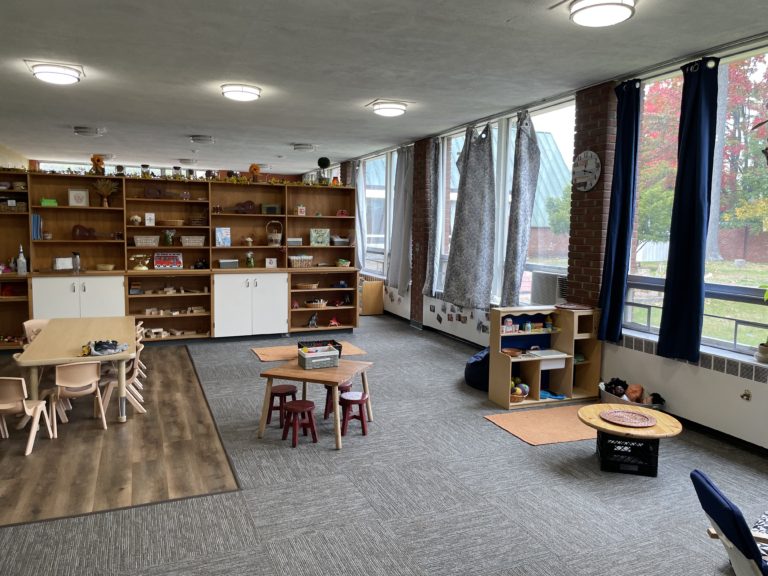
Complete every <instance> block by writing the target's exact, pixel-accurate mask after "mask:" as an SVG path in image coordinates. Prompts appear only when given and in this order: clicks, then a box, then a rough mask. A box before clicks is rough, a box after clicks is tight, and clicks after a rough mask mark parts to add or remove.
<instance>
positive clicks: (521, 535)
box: [0, 316, 768, 576]
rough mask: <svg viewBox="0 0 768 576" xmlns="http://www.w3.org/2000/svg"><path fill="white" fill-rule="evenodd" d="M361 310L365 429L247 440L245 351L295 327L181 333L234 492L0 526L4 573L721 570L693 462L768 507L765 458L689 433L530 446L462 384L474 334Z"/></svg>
mask: <svg viewBox="0 0 768 576" xmlns="http://www.w3.org/2000/svg"><path fill="white" fill-rule="evenodd" d="M361 320H362V322H361V327H360V328H359V329H357V330H355V332H354V333H353V334H343V335H342V336H343V338H342V339H345V340H349V341H351V342H353V343H354V344H356V345H357V346H360V347H361V348H363V349H365V350H367V351H368V356H367V357H365V359H366V360H370V361H373V362H375V366H374V367H373V368H372V369H371V371H370V372H369V379H370V383H371V393H372V398H373V408H374V417H375V421H374V422H373V423H371V424H370V429H369V435H368V436H367V437H364V436H362V435H361V434H360V425H359V422H354V421H353V423H352V425H351V429H350V433H349V434H348V435H347V436H346V437H345V439H344V449H343V450H342V451H341V452H339V451H336V450H334V441H333V426H332V420H331V419H329V420H327V421H322V414H320V420H319V422H320V424H319V430H318V432H319V443H318V444H312V443H311V442H309V441H307V440H306V439H304V438H302V439H301V440H300V443H299V446H298V447H297V448H296V449H291V447H290V445H289V443H288V441H286V442H283V441H281V440H280V433H279V430H278V427H277V425H276V423H274V422H273V424H272V425H271V426H270V427H269V428H268V429H267V432H266V434H265V438H264V439H262V440H257V439H256V432H257V428H258V418H259V414H260V407H261V401H262V398H263V391H264V381H263V380H261V379H260V378H259V371H260V369H261V368H262V367H263V366H265V364H261V363H260V362H259V361H258V359H257V358H256V357H255V356H254V355H253V354H252V353H251V352H250V348H251V347H253V346H267V345H271V344H275V345H284V344H287V343H290V342H293V341H295V340H296V338H291V339H286V338H276V339H269V340H266V339H248V340H244V339H237V340H226V341H210V342H201V343H194V344H191V345H190V346H189V348H190V351H191V353H192V357H193V359H194V361H195V364H196V366H197V369H198V373H199V375H200V380H201V382H202V384H203V387H204V389H205V392H206V394H207V396H208V400H209V402H210V405H211V409H212V411H213V414H214V417H215V419H216V422H217V424H218V426H219V429H220V432H221V435H222V438H223V440H224V444H225V446H226V448H227V451H228V453H229V455H230V457H231V459H232V462H233V465H234V467H235V470H236V472H237V475H238V477H239V480H240V483H241V486H242V488H243V489H242V490H241V491H239V492H234V493H228V494H221V495H214V496H204V497H199V498H192V499H187V500H181V501H176V502H166V503H161V504H156V505H151V506H144V507H138V508H132V509H127V510H119V511H114V512H107V513H100V514H93V515H89V516H84V517H79V518H69V519H63V520H56V521H50V522H41V523H36V524H27V525H21V526H14V527H8V528H3V529H0V550H2V551H3V553H2V554H0V574H2V575H4V576H16V575H18V576H21V575H33V574H34V575H40V574H57V575H58V574H61V575H73V576H74V575H81V574H89V576H100V575H108V574H109V575H114V574H117V575H121V576H128V575H138V574H142V575H147V576H150V575H151V576H161V575H168V576H170V575H179V576H181V575H185V576H196V575H203V574H212V575H225V574H226V575H257V576H258V575H273V574H274V575H283V574H285V575H288V574H293V575H301V576H310V575H318V576H319V575H327V574H355V575H361V574H363V575H381V576H400V575H402V576H414V575H420V576H425V575H433V574H434V575H437V574H439V575H457V576H459V575H461V576H466V575H480V574H482V575H485V576H502V575H504V576H522V575H537V576H549V575H561V574H563V575H564V574H568V575H574V576H601V575H609V574H610V575H614V576H615V575H619V576H641V575H642V576H651V575H656V574H658V575H665V576H668V575H675V576H682V575H689V574H690V575H691V576H693V575H695V576H701V575H702V574H730V573H731V571H730V568H729V566H728V564H727V560H726V556H725V552H724V550H723V548H722V546H721V545H720V544H719V543H718V542H715V541H710V540H708V539H707V538H706V536H705V529H706V525H707V524H706V519H705V517H704V515H703V513H702V512H701V509H700V507H699V504H698V501H697V499H696V496H695V493H694V491H693V487H692V486H691V483H690V480H689V478H688V474H689V473H690V471H691V469H693V468H699V469H701V470H704V471H705V472H707V473H708V474H709V475H710V476H711V477H712V478H713V479H714V480H715V482H716V483H718V484H719V485H720V486H721V488H722V489H723V490H724V491H725V492H726V493H727V494H729V495H730V496H731V498H732V499H733V500H734V501H735V502H737V503H738V504H739V505H740V506H741V507H742V510H743V511H744V513H745V516H746V517H747V518H748V519H751V518H753V517H754V518H756V517H758V516H759V515H760V514H761V513H762V512H763V511H764V510H765V509H766V508H768V459H766V458H765V457H764V456H762V455H755V454H753V453H750V451H748V450H746V449H744V448H742V447H738V446H734V445H732V444H729V443H725V442H723V441H721V440H718V439H714V438H712V437H710V436H709V435H706V434H702V433H699V432H694V431H690V430H686V431H684V432H683V434H681V435H680V436H678V437H676V438H673V439H669V440H665V441H662V446H661V456H660V459H659V470H660V472H659V476H658V477H657V478H647V477H642V476H634V475H625V474H612V473H604V472H600V471H599V466H598V462H597V460H596V456H595V444H594V441H581V442H571V443H565V444H554V445H548V446H539V447H533V446H529V445H527V444H525V443H523V442H522V441H520V440H518V439H517V438H516V437H515V436H512V435H511V434H508V433H507V432H504V431H503V430H501V429H500V428H498V427H496V426H495V425H493V424H492V423H490V422H488V421H487V420H485V419H484V418H483V416H484V415H486V414H493V413H498V412H499V410H498V409H496V408H494V407H493V405H491V404H490V403H489V402H488V400H487V398H486V396H485V394H484V393H481V392H478V391H475V390H472V389H470V388H468V387H467V386H466V385H464V384H463V370H464V363H465V362H466V359H467V358H468V357H469V356H470V355H471V354H473V353H474V352H475V349H474V348H472V347H471V346H468V345H466V344H463V343H460V342H456V341H454V340H451V339H449V338H446V337H443V336H441V335H439V334H436V333H434V332H426V331H425V332H420V331H418V330H415V329H413V328H411V327H409V326H408V325H407V324H406V323H405V322H403V321H400V320H397V319H393V318H389V317H384V316H381V317H364V318H362V319H361ZM359 358H360V359H363V357H359ZM150 383H151V377H150ZM359 386H360V383H359V381H358V382H356V384H355V387H356V389H359ZM324 397H325V393H324V389H323V388H322V386H317V385H310V398H311V399H313V400H315V402H316V404H318V405H319V406H322V403H323V401H324ZM30 481H34V479H31V480H30Z"/></svg>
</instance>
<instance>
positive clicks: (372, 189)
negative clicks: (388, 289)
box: [362, 151, 397, 276]
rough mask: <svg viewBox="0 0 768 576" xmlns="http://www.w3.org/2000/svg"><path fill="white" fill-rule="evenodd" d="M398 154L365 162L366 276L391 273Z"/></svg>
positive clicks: (389, 154)
mask: <svg viewBox="0 0 768 576" xmlns="http://www.w3.org/2000/svg"><path fill="white" fill-rule="evenodd" d="M396 164H397V151H392V152H388V153H385V154H380V155H378V156H373V157H371V158H368V159H366V160H363V161H362V170H363V181H364V182H365V231H366V233H365V264H364V266H363V269H364V271H365V272H368V273H372V274H377V275H380V276H383V275H385V274H386V273H387V262H388V260H389V245H390V241H389V240H390V233H391V231H392V222H391V220H392V196H393V187H394V182H395V178H394V176H395V167H396Z"/></svg>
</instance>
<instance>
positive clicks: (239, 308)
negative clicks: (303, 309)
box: [213, 274, 285, 338]
mask: <svg viewBox="0 0 768 576" xmlns="http://www.w3.org/2000/svg"><path fill="white" fill-rule="evenodd" d="M252 286H253V280H252V275H251V274H214V276H213V315H214V316H213V318H214V328H213V335H214V337H216V338H219V337H221V336H247V335H250V334H251V328H252V322H251V319H252V318H253V315H252V313H251V293H252ZM284 291H285V290H284Z"/></svg>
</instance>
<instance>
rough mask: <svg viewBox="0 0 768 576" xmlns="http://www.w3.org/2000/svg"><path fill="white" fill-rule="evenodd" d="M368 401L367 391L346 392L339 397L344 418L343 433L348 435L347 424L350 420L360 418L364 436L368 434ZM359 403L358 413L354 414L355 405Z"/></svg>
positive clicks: (342, 423)
mask: <svg viewBox="0 0 768 576" xmlns="http://www.w3.org/2000/svg"><path fill="white" fill-rule="evenodd" d="M367 402H368V394H366V393H365V392H345V393H344V394H342V395H341V398H340V399H339V404H341V413H342V414H343V416H344V419H343V420H342V422H341V435H342V436H346V435H347V426H348V425H349V421H350V420H360V423H361V424H362V425H363V436H365V435H367V434H368V419H367V418H366V414H365V404H366V403H367ZM355 405H357V407H358V415H357V416H354V415H353V414H352V408H353V406H355Z"/></svg>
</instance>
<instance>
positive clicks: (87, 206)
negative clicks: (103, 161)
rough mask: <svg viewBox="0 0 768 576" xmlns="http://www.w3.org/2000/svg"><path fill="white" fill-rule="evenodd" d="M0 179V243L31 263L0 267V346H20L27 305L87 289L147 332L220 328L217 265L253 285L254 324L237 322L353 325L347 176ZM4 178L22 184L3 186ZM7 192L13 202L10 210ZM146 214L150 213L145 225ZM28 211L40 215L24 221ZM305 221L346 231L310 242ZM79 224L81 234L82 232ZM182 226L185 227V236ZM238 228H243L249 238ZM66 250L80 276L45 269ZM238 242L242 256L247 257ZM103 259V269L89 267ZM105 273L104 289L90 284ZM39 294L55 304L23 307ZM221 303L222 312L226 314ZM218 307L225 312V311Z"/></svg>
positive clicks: (82, 297) (263, 326)
mask: <svg viewBox="0 0 768 576" xmlns="http://www.w3.org/2000/svg"><path fill="white" fill-rule="evenodd" d="M103 178H106V179H107V180H110V181H111V182H113V183H114V184H116V191H115V192H114V193H113V194H112V195H111V196H110V198H109V200H108V202H109V206H104V205H103V203H102V198H101V196H99V195H98V194H97V192H96V188H95V184H96V181H97V180H99V179H103ZM0 182H9V186H8V188H9V189H8V190H0V198H5V199H6V208H5V209H0V225H2V229H3V234H2V235H0V253H2V254H3V257H4V258H9V257H11V256H14V257H15V256H16V255H17V254H18V246H19V245H22V246H23V248H24V252H25V255H26V256H27V259H28V262H29V269H30V274H29V276H17V275H15V274H3V275H0V335H3V336H13V342H11V343H6V344H3V343H0V348H3V347H4V348H8V347H19V346H20V345H21V336H22V334H21V333H22V323H23V322H24V321H25V320H27V319H28V318H30V317H31V316H32V315H33V311H34V310H35V308H38V309H39V310H38V312H40V313H42V312H41V311H43V310H44V311H46V312H47V313H53V314H64V313H65V312H67V313H71V315H77V314H87V313H89V312H88V311H92V310H95V309H97V308H96V307H95V306H94V302H93V299H94V298H96V297H97V296H98V297H99V298H101V300H104V301H105V302H106V301H109V302H112V303H113V304H119V306H112V307H107V308H99V309H100V310H104V309H108V310H110V313H111V314H121V313H123V311H124V313H126V314H131V315H134V316H136V317H137V318H139V319H140V320H141V321H142V322H143V323H144V325H145V326H146V327H147V328H148V329H150V330H152V329H155V330H156V332H157V333H158V334H159V333H160V329H162V330H163V332H164V339H169V338H204V337H208V336H210V335H211V334H215V333H217V332H219V330H214V327H215V325H216V310H215V306H214V303H215V298H214V296H215V295H216V291H217V286H216V282H215V278H219V280H220V282H219V284H220V286H219V288H218V290H219V293H218V295H217V296H218V301H219V302H220V303H221V302H229V301H228V299H227V294H226V292H222V291H223V290H225V284H226V283H225V282H224V281H223V279H224V278H225V276H221V275H230V274H235V275H237V274H239V275H246V276H247V278H246V280H245V282H246V284H248V285H249V286H250V287H251V288H252V293H251V294H250V296H249V298H251V300H252V303H251V305H252V310H251V311H252V314H253V319H252V324H253V326H254V327H253V328H252V330H251V331H249V332H247V333H250V334H258V333H265V332H263V331H264V330H272V331H274V330H276V329H277V328H276V327H277V326H278V325H280V326H283V328H281V329H280V331H286V332H312V331H317V330H320V331H322V330H340V329H341V330H343V329H351V328H355V327H357V324H358V312H357V298H358V295H357V289H356V288H357V281H358V272H357V270H356V269H355V268H354V267H353V266H339V265H338V263H339V261H340V260H346V261H349V262H350V263H352V262H354V258H355V247H354V229H355V189H354V188H352V187H343V186H306V185H303V184H299V183H296V184H268V183H242V182H237V183H235V182H226V181H207V180H183V179H178V180H177V179H156V178H132V177H117V176H92V175H75V174H72V175H70V174H48V173H42V172H29V173H27V172H21V171H8V172H0ZM14 182H19V183H21V184H23V186H19V185H17V189H13V183H14ZM70 190H75V191H79V192H78V196H79V197H80V198H81V199H84V202H83V205H77V206H75V205H70V193H69V192H70ZM8 198H11V199H14V200H15V201H16V202H17V203H19V204H22V206H20V207H19V208H17V207H16V206H14V207H13V208H14V210H10V209H9V208H8V207H7V206H8V204H7V199H8ZM13 203H14V202H11V204H13ZM24 203H25V204H26V206H23V204H24ZM73 203H74V202H73ZM248 203H252V204H248ZM238 205H240V206H238ZM243 206H245V208H244V207H243ZM300 206H302V207H303V208H304V211H303V213H301V214H300V210H299V207H300ZM0 207H2V201H0ZM148 214H151V215H153V216H154V223H151V224H150V225H147V215H148ZM38 219H39V220H41V221H42V225H41V226H37V225H35V230H33V224H35V223H36V222H37V221H38ZM268 226H271V229H270V230H269V231H270V232H273V231H280V230H281V229H282V236H281V237H280V241H279V243H277V242H276V241H275V240H274V237H273V239H272V243H270V241H269V240H268V236H267V232H268V230H267V228H268ZM76 227H77V233H76V232H75V229H76ZM217 228H228V229H229V233H230V238H231V245H230V246H226V247H223V246H216V229H217ZM313 229H316V230H317V229H319V230H327V231H328V237H336V238H337V239H338V238H345V239H347V241H346V242H337V243H336V244H334V243H332V242H330V241H329V242H328V245H311V239H312V238H311V237H312V236H313V234H312V232H311V231H312V230H313ZM165 230H174V231H175V234H174V236H173V241H172V243H171V245H165V244H164V242H163V240H164V231H165ZM84 231H86V234H87V238H83V237H82V233H83V232H84ZM43 234H45V235H43ZM142 237H144V238H142ZM183 237H188V238H185V242H182V238H183ZM137 238H139V241H138V245H137ZM152 238H158V241H157V245H152V242H151V241H149V240H148V239H152ZM245 238H251V243H250V245H249V244H248V243H246V241H245ZM288 238H294V239H295V238H301V245H300V246H288V242H287V239H288ZM148 242H149V243H148ZM73 252H78V253H79V254H80V261H81V269H82V271H81V274H80V275H79V277H74V275H73V273H72V271H69V270H54V265H53V263H54V260H55V259H56V258H67V257H70V256H71V255H72V253H73ZM163 252H165V253H167V252H170V253H176V254H180V255H181V261H182V264H183V268H158V267H156V266H155V265H154V263H155V262H154V260H155V259H154V256H155V254H157V253H163ZM249 252H250V253H252V254H253V256H254V261H253V266H249V265H248V264H247V262H246V255H247V254H248V253H249ZM293 255H307V256H311V258H312V262H311V265H310V266H309V267H300V268H299V267H293V266H292V262H291V258H290V256H293ZM267 258H270V259H274V260H275V262H274V263H275V265H276V267H274V268H273V267H269V268H268V267H267ZM220 260H236V261H237V267H235V268H221V267H220V266H219V261H220ZM143 262H146V264H147V265H146V268H145V269H144V268H143V267H142V263H143ZM108 266H112V269H111V270H104V271H101V270H99V269H98V268H97V267H100V268H104V267H108ZM244 277H245V276H244ZM89 278H99V279H103V281H102V280H99V281H98V282H96V281H95V280H89ZM105 282H109V288H104V289H102V288H99V289H98V290H95V291H94V289H92V285H95V284H99V285H101V284H102V283H105ZM73 286H74V288H73ZM105 286H106V284H105ZM281 286H282V288H281ZM36 291H37V295H38V298H37V299H35V292H36ZM64 292H66V294H64ZM96 292H98V294H97V293H96ZM58 294H61V298H60V297H59V296H58ZM238 294H239V292H238ZM65 296H66V298H65ZM243 298H244V297H243ZM43 299H45V301H46V302H49V301H50V302H58V303H59V304H60V306H59V307H58V308H57V307H53V308H51V307H50V306H47V307H46V306H43V307H40V306H34V304H35V302H37V304H41V303H42V302H43ZM70 300H71V302H70ZM115 300H117V302H114V301H115ZM278 300H279V301H280V305H279V306H277V307H276V306H272V308H274V309H275V310H276V311H277V309H278V308H279V311H282V312H281V314H283V316H282V321H281V320H280V318H277V317H276V318H274V319H273V321H272V322H266V321H265V320H264V315H263V314H262V312H260V311H259V310H262V308H261V307H262V306H267V305H271V304H270V303H274V302H277V301H278ZM319 300H323V301H325V302H326V304H325V306H323V307H322V308H316V307H311V306H310V305H308V304H315V305H316V304H317V301H319ZM283 302H285V304H283ZM70 308H71V310H70ZM65 309H66V310H65ZM270 310H271V308H270ZM220 312H222V314H220V317H221V318H225V317H227V315H226V314H224V312H223V310H220ZM227 314H228V315H229V317H232V315H233V311H232V310H228V311H227ZM310 320H314V322H310ZM224 332H226V331H224ZM270 333H271V332H270Z"/></svg>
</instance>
